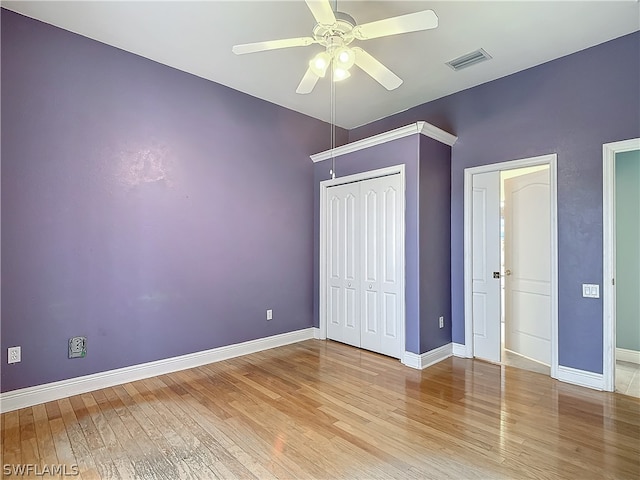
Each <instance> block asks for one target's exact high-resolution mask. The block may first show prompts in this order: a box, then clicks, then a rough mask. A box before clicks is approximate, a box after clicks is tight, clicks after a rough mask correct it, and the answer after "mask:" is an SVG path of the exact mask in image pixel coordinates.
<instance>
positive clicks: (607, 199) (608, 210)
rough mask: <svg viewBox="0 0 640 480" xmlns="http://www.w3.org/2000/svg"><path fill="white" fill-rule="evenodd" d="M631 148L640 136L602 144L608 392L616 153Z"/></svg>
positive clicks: (609, 385) (639, 145)
mask: <svg viewBox="0 0 640 480" xmlns="http://www.w3.org/2000/svg"><path fill="white" fill-rule="evenodd" d="M631 150H640V138H633V139H629V140H623V141H621V142H612V143H605V144H604V145H602V165H603V171H602V181H603V185H602V215H603V218H602V236H603V239H602V240H603V242H602V247H603V253H602V260H603V268H602V273H603V279H602V314H603V317H602V342H603V348H602V356H603V357H602V376H603V380H604V389H605V390H606V391H607V392H613V391H614V390H615V388H616V381H615V372H616V322H615V318H616V297H615V295H616V291H615V288H614V285H613V279H614V278H616V277H615V275H616V265H615V260H616V245H615V239H616V231H615V228H616V225H615V218H616V215H615V207H616V199H615V186H616V153H622V152H629V151H631Z"/></svg>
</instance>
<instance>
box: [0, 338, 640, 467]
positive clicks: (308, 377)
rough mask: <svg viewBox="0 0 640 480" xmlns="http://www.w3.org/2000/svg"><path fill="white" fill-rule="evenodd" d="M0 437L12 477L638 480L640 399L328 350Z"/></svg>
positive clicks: (302, 346)
mask: <svg viewBox="0 0 640 480" xmlns="http://www.w3.org/2000/svg"><path fill="white" fill-rule="evenodd" d="M1 429H2V450H1V451H2V453H3V460H2V464H3V465H6V464H9V465H15V464H33V463H38V464H40V465H41V466H45V465H55V464H66V465H69V466H71V465H73V464H77V465H78V466H79V469H80V475H79V478H82V479H93V478H105V479H106V478H123V479H130V478H153V479H155V478H158V479H178V478H203V479H213V478H259V479H269V478H281V479H297V478H300V479H306V478H324V479H331V478H362V479H369V478H372V479H373V478H402V479H404V478H414V479H437V478H454V479H467V478H468V479H476V478H480V479H483V478H504V479H519V478H523V479H524V478H536V479H537V478H540V479H557V478H562V479H581V480H582V479H591V478H593V479H606V478H618V479H637V478H639V477H640V400H639V399H637V398H633V397H629V396H625V395H620V394H615V393H604V392H597V391H593V390H589V389H586V388H581V387H577V386H572V385H567V384H563V383H561V382H557V381H555V380H552V379H551V378H549V377H548V376H546V375H541V374H538V373H533V372H529V371H525V370H520V369H517V368H512V367H509V366H501V365H493V364H489V363H484V362H481V361H477V360H469V359H460V358H449V359H447V360H445V361H442V362H440V363H438V364H436V365H434V366H432V367H429V368H427V369H425V370H422V371H418V370H413V369H411V368H408V367H405V366H403V365H401V364H400V363H399V362H398V361H397V360H394V359H390V358H387V357H383V356H380V355H376V354H374V353H370V352H366V351H361V350H357V349H355V348H351V347H348V346H345V345H341V344H338V343H334V342H330V341H327V342H325V341H320V340H309V341H306V342H301V343H298V344H294V345H290V346H286V347H281V348H276V349H273V350H268V351H265V352H261V353H257V354H253V355H249V356H245V357H241V358H236V359H232V360H228V361H224V362H219V363H215V364H211V365H207V366H204V367H200V368H194V369H191V370H186V371H182V372H177V373H173V374H169V375H163V376H160V377H155V378H152V379H149V380H143V381H138V382H133V383H129V384H126V385H122V386H118V387H113V388H107V389H104V390H99V391H95V392H92V393H88V394H84V395H78V396H75V397H71V398H67V399H63V400H59V401H56V402H50V403H47V404H44V405H38V406H35V407H32V408H25V409H22V410H18V411H14V412H8V413H6V414H3V415H2V425H1ZM3 473H4V472H3ZM12 478H15V477H12ZM38 478H43V477H38ZM45 478H46V477H45ZM75 478H78V477H75Z"/></svg>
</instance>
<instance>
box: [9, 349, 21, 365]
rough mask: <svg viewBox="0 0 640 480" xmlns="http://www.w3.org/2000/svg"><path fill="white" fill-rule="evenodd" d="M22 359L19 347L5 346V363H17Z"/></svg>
mask: <svg viewBox="0 0 640 480" xmlns="http://www.w3.org/2000/svg"><path fill="white" fill-rule="evenodd" d="M21 361H22V351H21V348H20V347H9V348H7V363H18V362H21Z"/></svg>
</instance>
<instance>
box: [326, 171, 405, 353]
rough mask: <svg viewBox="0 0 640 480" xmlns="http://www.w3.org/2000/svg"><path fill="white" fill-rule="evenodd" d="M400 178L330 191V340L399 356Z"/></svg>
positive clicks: (381, 178) (328, 290) (396, 176)
mask: <svg viewBox="0 0 640 480" xmlns="http://www.w3.org/2000/svg"><path fill="white" fill-rule="evenodd" d="M402 195H403V192H402V181H401V178H400V175H389V176H385V177H379V178H374V179H370V180H363V181H360V182H354V183H348V184H344V185H338V186H335V187H330V188H329V189H328V195H327V202H328V205H327V207H328V208H327V210H326V211H327V212H328V217H329V218H328V222H327V223H328V227H329V228H328V237H329V238H328V251H327V254H328V256H327V260H328V275H327V278H328V282H329V285H328V288H327V292H328V298H327V303H328V305H327V307H328V308H327V313H328V319H327V320H328V321H327V338H330V339H333V340H337V341H339V342H343V343H347V344H349V345H353V346H356V347H360V348H364V349H367V350H372V351H374V352H378V353H382V354H385V355H389V356H392V357H395V358H401V357H402V354H403V352H404V345H403V344H402V335H401V328H402V322H403V321H404V319H403V316H402V314H403V309H402V298H403V296H402V291H401V288H402V279H401V275H402V258H401V255H402V250H401V248H400V244H399V242H400V241H401V238H402V235H401V229H402V228H403V221H402V208H403V198H402Z"/></svg>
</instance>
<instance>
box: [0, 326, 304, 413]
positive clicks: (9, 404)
mask: <svg viewBox="0 0 640 480" xmlns="http://www.w3.org/2000/svg"><path fill="white" fill-rule="evenodd" d="M314 333H315V332H314V328H313V327H310V328H305V329H303V330H297V331H295V332H287V333H282V334H280V335H273V336H271V337H265V338H258V339H256V340H249V341H248V342H242V343H236V344H234V345H227V346H224V347H218V348H213V349H211V350H204V351H202V352H195V353H189V354H187V355H181V356H179V357H172V358H166V359H163V360H157V361H155V362H148V363H142V364H139V365H132V366H131V367H124V368H119V369H117V370H109V371H107V372H100V373H94V374H92V375H85V376H82V377H76V378H70V379H68V380H61V381H59V382H53V383H46V384H44V385H36V386H34V387H27V388H21V389H18V390H12V391H9V392H4V393H1V394H0V413H4V412H10V411H12V410H18V409H20V408H25V407H31V406H33V405H38V404H40V403H45V402H51V401H53V400H59V399H61V398H66V397H70V396H73V395H79V394H82V393H87V392H92V391H94V390H99V389H101V388H107V387H113V386H114V385H121V384H123V383H128V382H133V381H136V380H142V379H144V378H150V377H155V376H157V375H164V374H166V373H171V372H177V371H179V370H186V369H188V368H194V367H199V366H201V365H206V364H208V363H214V362H219V361H221V360H227V359H229V358H234V357H239V356H242V355H248V354H250V353H256V352H260V351H262V350H268V349H270V348H275V347H281V346H283V345H289V344H291V343H296V342H301V341H303V340H309V339H312V338H314Z"/></svg>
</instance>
